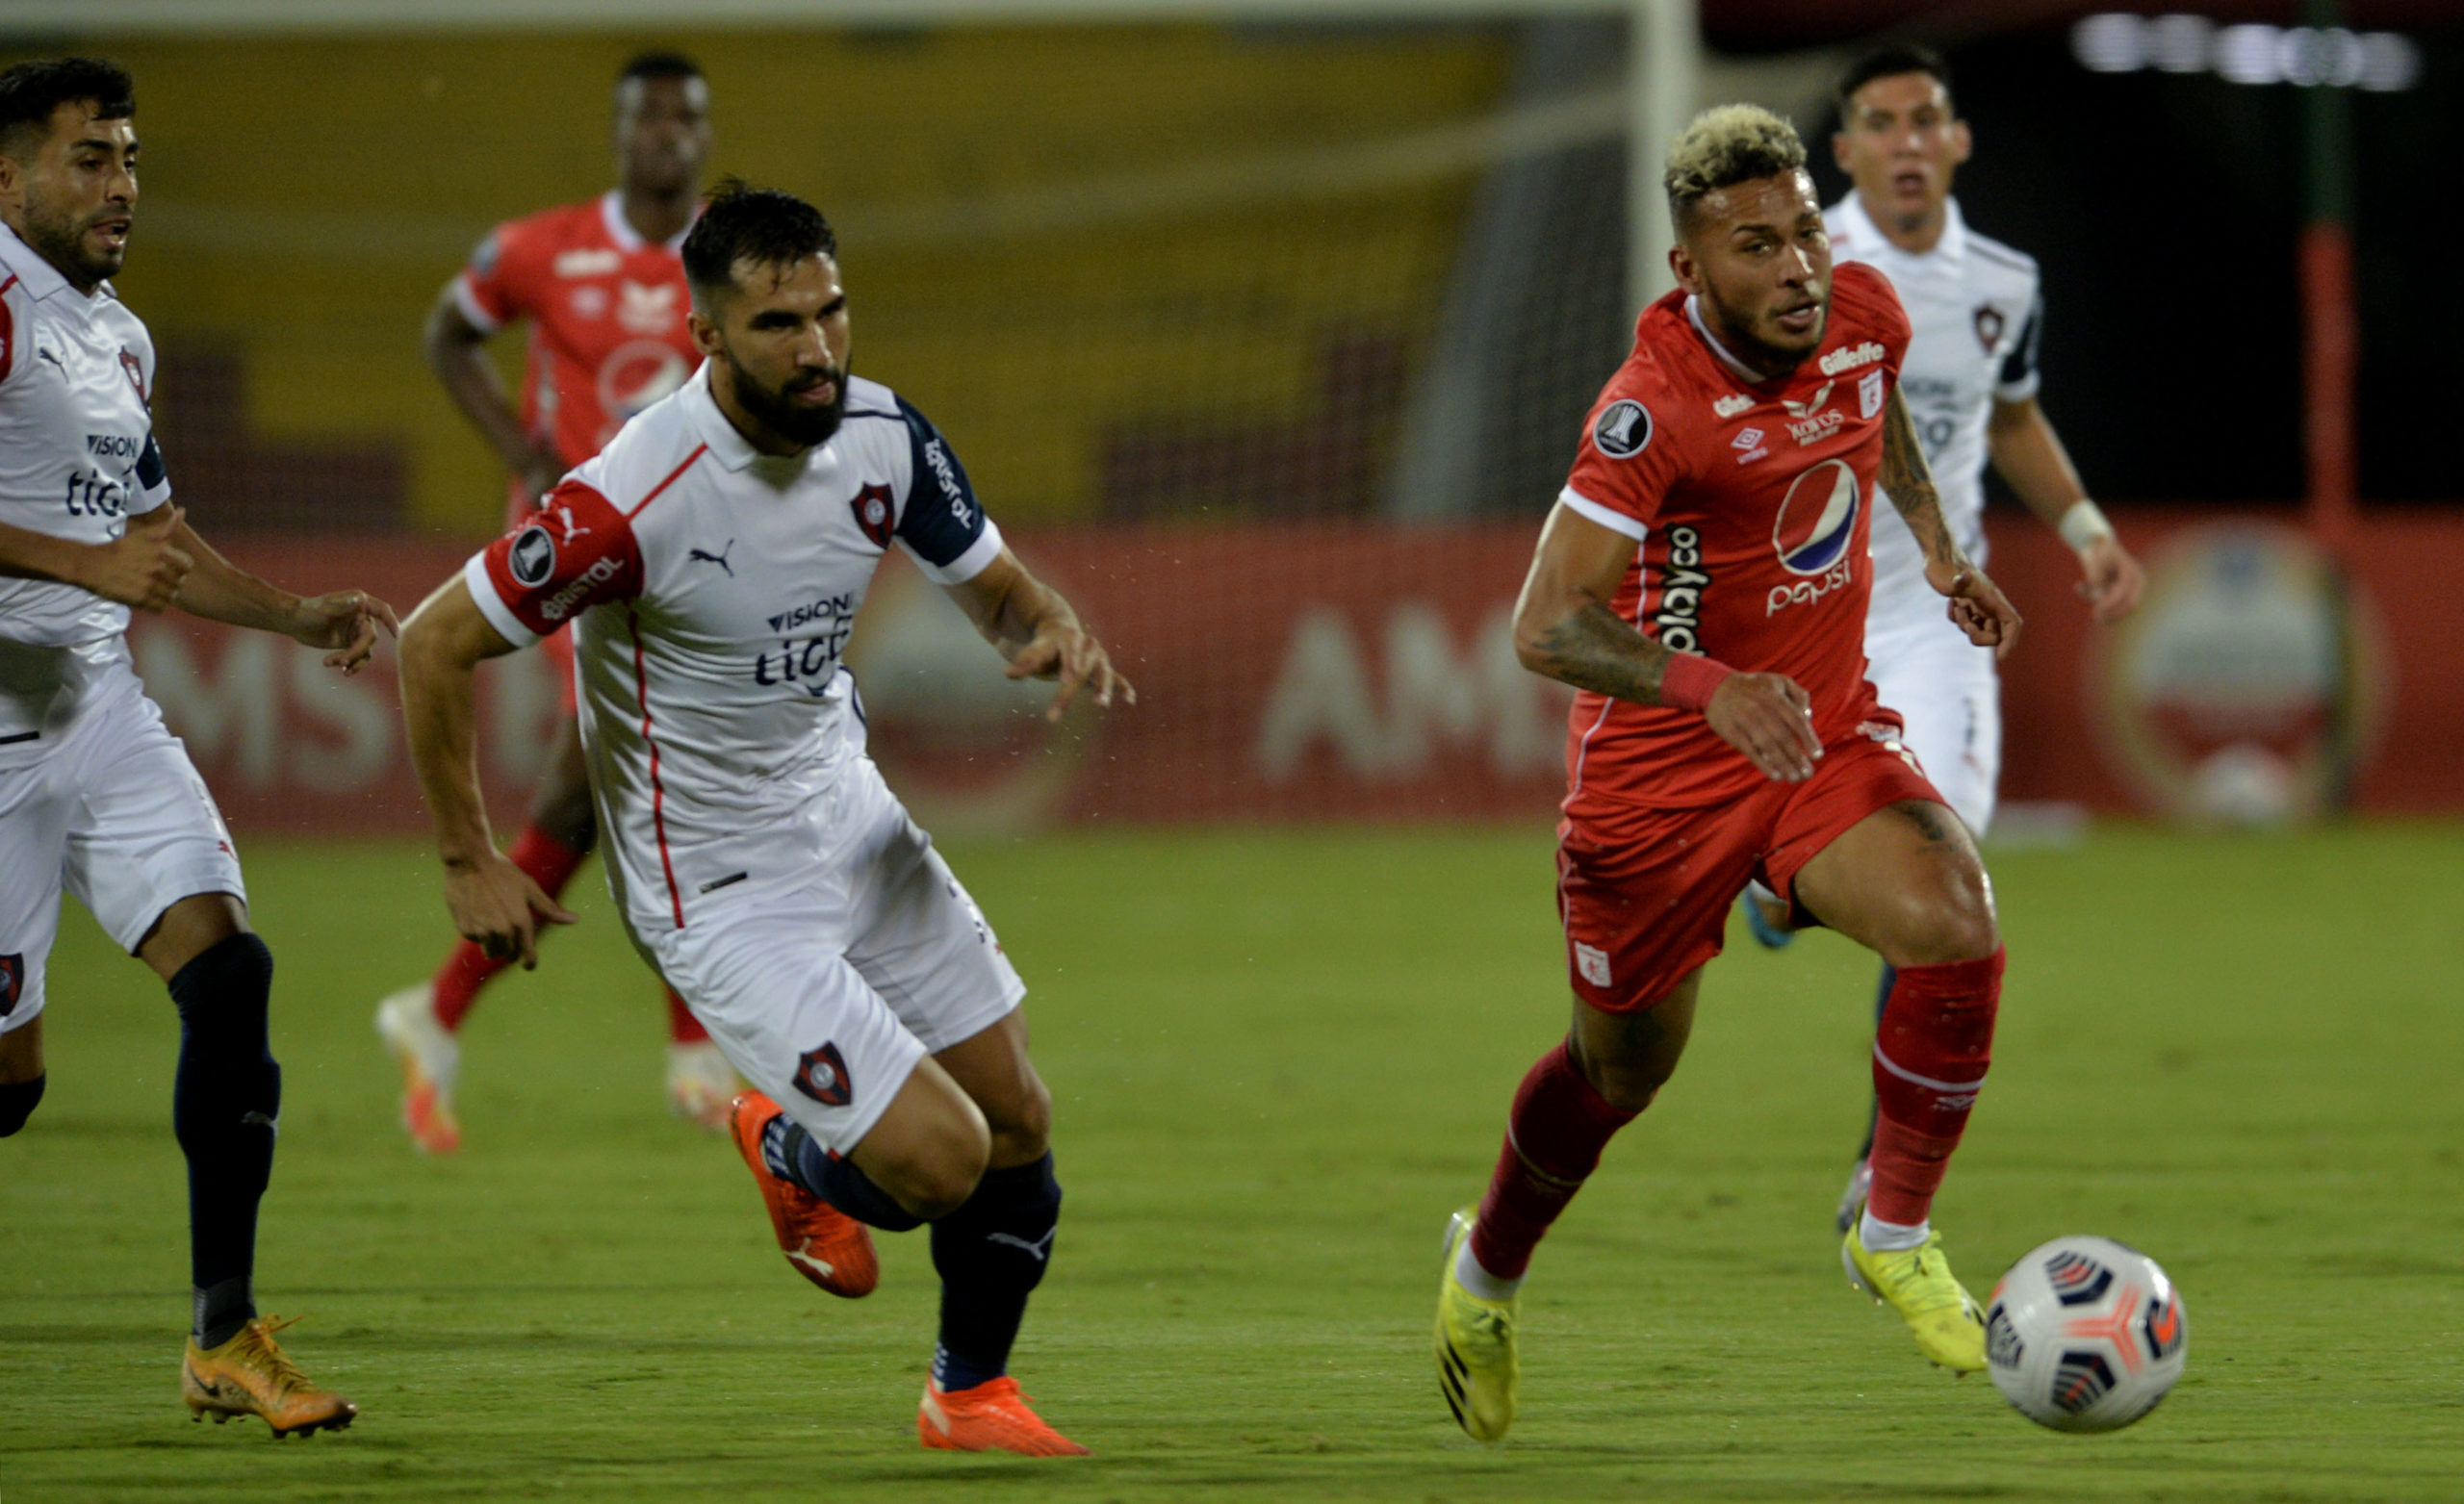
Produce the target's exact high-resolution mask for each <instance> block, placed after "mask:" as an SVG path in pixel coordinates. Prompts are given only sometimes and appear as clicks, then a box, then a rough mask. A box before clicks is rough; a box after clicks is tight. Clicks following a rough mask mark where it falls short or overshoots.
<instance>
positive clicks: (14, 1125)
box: [0, 1076, 45, 1138]
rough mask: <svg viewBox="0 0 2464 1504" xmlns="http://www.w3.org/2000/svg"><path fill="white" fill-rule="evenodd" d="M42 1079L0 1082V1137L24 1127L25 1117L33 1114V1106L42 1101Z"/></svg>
mask: <svg viewBox="0 0 2464 1504" xmlns="http://www.w3.org/2000/svg"><path fill="white" fill-rule="evenodd" d="M44 1079H45V1078H43V1077H41V1076H38V1077H36V1078H35V1079H34V1080H32V1081H8V1082H0V1138H6V1137H8V1136H10V1135H11V1134H14V1133H15V1132H16V1131H17V1130H18V1129H21V1128H23V1127H25V1126H26V1119H28V1118H30V1117H32V1116H34V1115H35V1108H36V1107H37V1106H38V1105H39V1104H40V1103H41V1101H42V1087H43V1081H44Z"/></svg>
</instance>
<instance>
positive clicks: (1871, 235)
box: [1831, 188, 1967, 268]
mask: <svg viewBox="0 0 2464 1504" xmlns="http://www.w3.org/2000/svg"><path fill="white" fill-rule="evenodd" d="M1831 212H1832V213H1833V214H1835V215H1836V216H1838V217H1839V225H1840V228H1841V229H1842V230H1843V231H1845V232H1846V234H1847V237H1848V245H1849V249H1850V252H1851V254H1853V255H1854V256H1855V257H1856V259H1857V260H1859V261H1871V260H1873V259H1874V258H1875V257H1877V256H1898V257H1901V258H1903V259H1905V260H1909V261H1929V260H1934V259H1937V258H1938V259H1939V261H1940V263H1941V265H1943V266H1945V267H1951V268H1957V267H1959V266H1961V265H1962V264H1963V263H1964V262H1965V261H1966V260H1967V217H1966V216H1964V215H1963V214H1961V213H1960V201H1959V199H1958V198H1956V197H1952V198H1946V199H1944V200H1942V238H1941V239H1940V240H1938V241H1936V242H1934V248H1933V249H1932V250H1930V251H1926V252H1924V253H1923V254H1921V255H1912V254H1910V253H1909V252H1907V251H1904V250H1901V249H1900V248H1899V247H1898V246H1896V245H1894V244H1892V243H1891V242H1890V241H1889V240H1888V239H1886V237H1885V236H1884V235H1883V232H1882V229H1881V227H1880V226H1878V225H1876V224H1875V223H1874V220H1873V217H1872V216H1871V215H1868V214H1867V213H1865V201H1864V200H1863V199H1861V198H1860V197H1858V196H1857V191H1856V190H1855V189H1853V188H1852V189H1850V190H1849V191H1848V196H1847V197H1845V198H1843V199H1841V200H1839V202H1838V203H1837V204H1836V205H1835V206H1833V208H1832V211H1831Z"/></svg>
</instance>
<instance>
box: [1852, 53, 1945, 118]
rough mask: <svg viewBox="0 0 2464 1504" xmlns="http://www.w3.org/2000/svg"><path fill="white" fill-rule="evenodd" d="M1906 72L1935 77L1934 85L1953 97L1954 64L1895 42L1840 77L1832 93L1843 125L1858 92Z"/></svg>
mask: <svg viewBox="0 0 2464 1504" xmlns="http://www.w3.org/2000/svg"><path fill="white" fill-rule="evenodd" d="M1902 73H1928V74H1931V75H1933V79H1934V82H1935V83H1937V84H1939V85H1941V86H1942V97H1943V98H1944V99H1948V98H1950V95H1951V65H1950V64H1947V63H1945V62H1943V61H1942V55H1941V54H1940V53H1938V52H1936V51H1935V50H1934V49H1933V48H1931V47H1920V46H1917V45H1916V44H1915V43H1913V42H1893V43H1891V44H1890V45H1889V46H1886V47H1876V48H1875V49H1874V50H1873V51H1871V52H1868V53H1866V54H1864V55H1863V56H1862V57H1860V58H1859V59H1858V60H1857V61H1856V62H1854V63H1851V64H1848V71H1847V72H1845V73H1842V74H1840V75H1839V85H1838V87H1837V88H1835V89H1833V90H1832V91H1831V97H1832V102H1833V103H1835V104H1836V105H1837V106H1838V107H1839V118H1840V121H1841V123H1843V124H1845V123H1846V121H1847V119H1848V101H1849V100H1851V99H1854V98H1855V97H1856V96H1857V90H1859V89H1862V88H1864V87H1865V86H1866V85H1867V84H1870V83H1872V82H1873V81H1874V80H1876V79H1878V78H1897V77H1899V76H1900V75H1901V74H1902Z"/></svg>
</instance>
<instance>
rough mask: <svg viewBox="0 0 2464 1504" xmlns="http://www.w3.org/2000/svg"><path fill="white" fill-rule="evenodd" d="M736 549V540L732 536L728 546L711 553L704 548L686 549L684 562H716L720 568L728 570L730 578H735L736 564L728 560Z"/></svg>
mask: <svg viewBox="0 0 2464 1504" xmlns="http://www.w3.org/2000/svg"><path fill="white" fill-rule="evenodd" d="M734 551H735V540H734V539H732V538H731V539H729V540H728V546H727V547H726V548H721V549H720V550H719V551H718V552H716V553H711V552H708V551H707V550H706V549H702V548H687V549H685V550H684V562H685V563H687V564H715V565H717V566H718V567H719V568H721V569H723V570H725V571H727V574H728V578H730V579H733V578H735V566H733V565H732V564H730V563H729V562H728V555H729V554H731V553H733V552H734Z"/></svg>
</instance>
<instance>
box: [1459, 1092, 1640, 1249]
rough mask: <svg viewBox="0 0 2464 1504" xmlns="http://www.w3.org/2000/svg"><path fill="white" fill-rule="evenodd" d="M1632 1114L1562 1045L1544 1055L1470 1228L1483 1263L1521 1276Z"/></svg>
mask: <svg viewBox="0 0 2464 1504" xmlns="http://www.w3.org/2000/svg"><path fill="white" fill-rule="evenodd" d="M1634 1117H1635V1113H1633V1112H1629V1111H1627V1110H1625V1109H1622V1108H1615V1107H1611V1106H1609V1105H1608V1103H1607V1102H1606V1101H1605V1100H1604V1098H1603V1097H1602V1096H1601V1095H1600V1093H1599V1092H1597V1091H1594V1090H1592V1089H1591V1083H1589V1082H1587V1081H1585V1080H1583V1076H1582V1071H1581V1069H1580V1068H1579V1067H1578V1066H1577V1065H1576V1064H1575V1062H1574V1058H1573V1057H1571V1056H1569V1055H1568V1054H1567V1053H1566V1047H1565V1046H1564V1045H1562V1044H1561V1045H1559V1046H1557V1047H1556V1048H1555V1049H1553V1050H1552V1051H1550V1052H1549V1053H1548V1054H1546V1055H1544V1056H1542V1057H1540V1060H1539V1063H1537V1064H1535V1065H1533V1066H1532V1067H1531V1071H1530V1074H1529V1075H1527V1076H1525V1077H1524V1078H1523V1085H1522V1086H1521V1088H1520V1089H1518V1090H1517V1091H1516V1092H1515V1094H1514V1109H1513V1110H1512V1111H1511V1112H1510V1113H1508V1114H1507V1117H1506V1127H1505V1146H1504V1147H1503V1148H1502V1149H1501V1150H1500V1151H1499V1152H1498V1167H1497V1169H1496V1171H1495V1172H1494V1173H1492V1174H1491V1175H1490V1177H1489V1191H1488V1194H1487V1195H1485V1196H1482V1197H1481V1198H1480V1211H1479V1220H1478V1221H1477V1222H1476V1223H1475V1224H1474V1225H1473V1228H1472V1257H1473V1258H1475V1259H1477V1260H1478V1261H1480V1267H1481V1268H1483V1269H1486V1270H1488V1271H1489V1273H1491V1274H1493V1275H1495V1276H1496V1277H1497V1278H1499V1279H1501V1280H1519V1279H1521V1278H1523V1271H1524V1270H1525V1269H1526V1268H1527V1267H1529V1266H1530V1263H1531V1250H1532V1249H1534V1248H1536V1247H1538V1246H1539V1244H1540V1238H1541V1235H1543V1234H1545V1233H1547V1232H1548V1231H1549V1224H1550V1223H1552V1222H1554V1221H1555V1220H1557V1213H1558V1212H1560V1211H1564V1210H1566V1203H1567V1202H1569V1201H1572V1200H1573V1199H1574V1197H1575V1192H1576V1191H1578V1190H1579V1189H1581V1188H1582V1183H1583V1180H1584V1178H1585V1177H1587V1176H1588V1175H1590V1174H1591V1172H1592V1171H1593V1170H1594V1169H1596V1168H1598V1167H1599V1164H1600V1151H1601V1150H1602V1149H1604V1148H1606V1147H1607V1145H1608V1140H1609V1139H1610V1138H1612V1137H1614V1136H1615V1135H1616V1133H1617V1130H1619V1129H1621V1128H1623V1127H1625V1126H1626V1125H1627V1124H1629V1123H1630V1122H1632V1121H1633V1120H1634Z"/></svg>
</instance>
